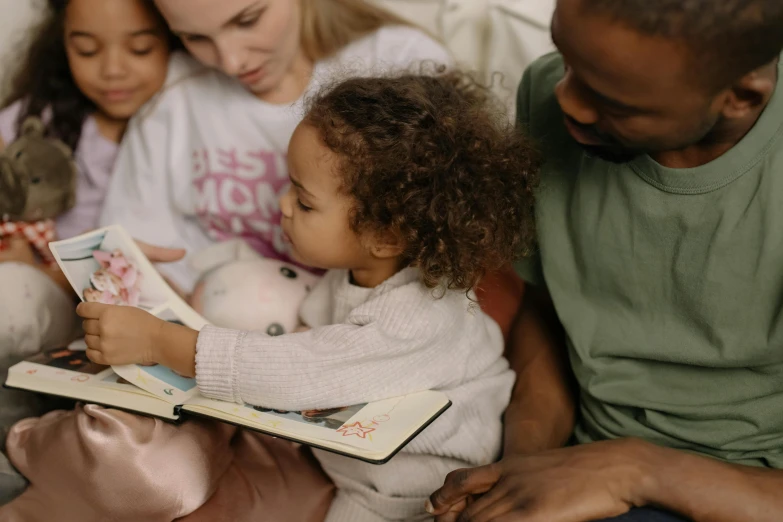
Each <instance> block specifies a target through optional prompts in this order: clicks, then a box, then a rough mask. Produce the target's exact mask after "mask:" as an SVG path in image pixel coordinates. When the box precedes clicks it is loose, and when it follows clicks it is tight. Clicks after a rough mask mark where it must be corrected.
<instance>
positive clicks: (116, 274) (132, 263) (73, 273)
mask: <svg viewBox="0 0 783 522" xmlns="http://www.w3.org/2000/svg"><path fill="white" fill-rule="evenodd" d="M49 246H50V249H51V251H52V254H53V255H54V257H55V259H56V260H57V263H58V264H59V265H60V268H61V269H62V271H63V273H64V274H65V277H66V278H67V279H68V282H69V283H70V284H71V286H72V287H73V289H74V291H75V292H76V294H77V295H78V296H79V299H81V300H82V301H92V302H101V303H106V304H115V305H121V306H136V307H138V308H141V309H143V310H146V311H147V312H149V313H151V314H153V315H155V316H156V317H159V318H161V319H163V320H166V321H170V322H173V323H177V324H182V325H185V326H188V327H190V328H193V329H194V330H200V329H201V328H202V327H203V326H204V325H206V324H207V321H206V320H205V319H204V318H203V317H201V316H200V315H199V314H198V313H196V311H195V310H193V309H192V308H191V307H190V306H188V304H187V303H185V301H184V300H182V298H181V297H179V295H177V293H176V292H174V290H172V289H171V287H169V285H168V284H166V281H165V280H164V279H163V277H162V276H161V275H160V274H159V273H158V271H157V270H155V267H154V266H153V265H152V263H150V261H149V260H148V259H147V258H146V257H145V256H144V254H143V253H142V252H141V250H140V249H139V248H138V246H137V245H136V242H135V241H133V239H132V238H131V237H130V236H129V235H128V234H127V233H126V232H125V230H124V229H122V228H121V227H119V226H112V227H107V228H102V229H99V230H95V231H93V232H89V233H87V234H84V235H81V236H78V237H75V238H72V239H66V240H63V241H57V242H53V243H50V245H49ZM114 371H115V372H116V373H117V374H118V375H120V376H121V377H123V378H124V379H125V380H127V381H128V382H131V383H133V384H134V385H135V386H138V387H140V388H142V389H143V390H146V391H148V392H150V393H152V394H154V395H156V396H157V397H160V398H161V399H163V400H165V401H167V402H169V403H171V404H181V403H183V402H185V401H186V400H187V399H189V398H190V397H193V396H194V395H196V394H197V393H198V392H197V389H196V382H195V380H194V379H189V378H186V377H182V376H180V375H177V374H176V373H174V372H173V371H171V370H170V369H168V368H165V367H163V366H140V365H126V366H116V367H115V368H114Z"/></svg>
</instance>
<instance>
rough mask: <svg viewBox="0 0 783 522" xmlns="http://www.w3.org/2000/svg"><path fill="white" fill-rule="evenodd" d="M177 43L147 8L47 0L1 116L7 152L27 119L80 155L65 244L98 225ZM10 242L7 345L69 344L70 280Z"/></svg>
mask: <svg viewBox="0 0 783 522" xmlns="http://www.w3.org/2000/svg"><path fill="white" fill-rule="evenodd" d="M173 43H174V38H173V37H172V36H171V33H169V31H168V29H167V26H166V24H165V23H164V22H163V19H162V18H161V17H160V15H159V14H158V12H157V10H156V9H155V7H154V5H153V3H152V2H151V1H149V0H48V13H47V16H46V17H45V19H44V21H43V22H42V24H41V26H40V28H39V30H38V31H37V32H35V33H34V36H33V37H32V40H31V43H30V45H29V48H28V49H27V50H26V53H24V54H23V55H22V56H21V60H20V63H19V68H18V70H17V72H16V75H15V76H14V78H13V81H12V90H11V94H10V96H9V97H8V99H7V100H6V102H5V103H4V104H3V107H4V108H3V110H2V111H0V149H2V148H4V146H5V144H6V143H10V142H11V141H13V140H14V139H15V138H16V136H17V134H18V132H19V129H20V126H21V124H22V122H23V121H24V120H25V118H27V117H28V116H40V117H41V118H43V120H44V121H45V122H46V125H47V133H48V134H49V135H51V136H54V137H56V138H58V139H60V140H62V141H63V142H65V143H66V144H67V145H68V146H69V147H71V148H72V149H73V150H74V151H75V159H76V162H77V165H78V171H79V174H78V181H77V194H76V206H75V207H74V208H73V209H72V210H70V211H69V212H67V213H66V214H64V215H62V216H60V217H59V218H58V219H57V220H56V230H57V236H58V237H59V238H60V239H63V238H68V237H71V236H75V235H78V234H80V233H82V232H85V231H87V230H90V229H92V228H95V227H97V226H98V217H99V215H100V212H101V208H102V206H103V200H104V197H105V194H106V189H107V188H108V185H109V178H110V174H111V171H112V168H113V166H114V160H115V158H116V156H117V150H118V143H119V141H120V139H121V138H122V135H123V133H124V131H125V127H126V125H127V122H128V120H129V119H130V117H131V116H132V115H133V114H134V113H135V112H136V111H137V110H138V109H139V108H140V107H141V106H142V105H144V104H145V103H146V102H147V101H149V100H150V98H151V97H152V96H153V95H154V94H155V93H156V92H158V90H159V89H160V88H161V87H162V86H163V84H164V82H165V80H166V74H167V70H168V59H169V54H170V50H171V48H172V45H173ZM5 241H6V243H7V244H5V245H4V246H5V247H6V249H5V250H3V251H2V252H1V253H0V284H2V287H3V289H4V290H3V299H2V300H0V318H2V319H0V346H3V347H6V346H8V347H11V348H12V349H13V350H14V351H15V352H17V353H18V354H21V355H24V354H28V353H30V352H33V351H37V350H39V349H40V348H41V347H50V346H52V345H54V344H61V343H63V342H65V341H67V340H68V338H69V336H72V335H73V327H74V326H75V321H74V318H75V316H74V314H73V303H72V301H71V298H70V293H71V292H70V288H68V283H67V281H65V278H64V277H62V275H61V274H60V273H59V270H52V269H49V268H47V267H44V266H42V265H39V264H37V263H36V261H35V257H34V256H33V255H32V254H31V252H30V249H29V245H28V243H27V241H26V240H24V239H23V238H10V239H6V240H5ZM58 286H59V287H60V288H62V289H63V290H65V292H63V291H62V290H61V289H60V288H58ZM27 296H33V298H29V297H27ZM25 297H27V298H26V299H25ZM25 303H29V304H30V306H26V305H25Z"/></svg>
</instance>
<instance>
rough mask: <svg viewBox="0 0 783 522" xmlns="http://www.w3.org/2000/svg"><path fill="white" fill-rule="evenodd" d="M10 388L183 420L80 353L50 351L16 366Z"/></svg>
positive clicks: (10, 374) (166, 405)
mask: <svg viewBox="0 0 783 522" xmlns="http://www.w3.org/2000/svg"><path fill="white" fill-rule="evenodd" d="M6 385H7V386H9V387H11V388H18V389H23V390H28V391H33V392H38V393H46V394H50V395H55V396H59V397H69V398H71V399H74V400H79V401H86V402H90V403H95V404H101V405H104V406H108V407H116V408H123V409H128V410H132V411H136V412H138V413H142V414H149V415H155V416H157V417H162V418H166V419H171V420H176V419H178V417H179V416H178V415H177V414H176V413H175V411H174V406H173V405H171V404H170V403H168V402H166V401H162V400H161V399H160V398H159V397H157V396H155V395H153V394H152V393H149V392H147V391H144V390H142V389H141V388H139V387H137V386H133V385H131V384H130V383H129V382H127V381H125V380H124V379H123V378H122V377H120V376H119V375H117V374H116V373H115V372H114V370H112V368H111V367H109V366H101V365H99V364H95V363H93V362H92V361H90V360H89V359H88V358H87V356H86V354H85V353H84V351H82V350H78V349H70V348H56V349H52V350H46V351H44V352H41V353H38V354H36V355H34V356H32V357H30V358H28V359H26V360H24V361H22V362H20V363H18V364H15V365H14V366H12V367H11V368H9V370H8V380H7V381H6Z"/></svg>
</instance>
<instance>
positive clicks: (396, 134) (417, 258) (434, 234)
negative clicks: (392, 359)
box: [304, 71, 539, 290]
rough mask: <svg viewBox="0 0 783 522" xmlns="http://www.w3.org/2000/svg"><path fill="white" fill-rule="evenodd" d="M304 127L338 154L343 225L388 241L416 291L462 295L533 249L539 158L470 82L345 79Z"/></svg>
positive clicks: (463, 77) (456, 75) (411, 77)
mask: <svg viewBox="0 0 783 522" xmlns="http://www.w3.org/2000/svg"><path fill="white" fill-rule="evenodd" d="M304 121H305V122H306V123H307V124H309V125H312V126H313V127H314V128H315V129H317V130H318V132H319V133H320V135H321V137H322V139H323V140H324V143H325V144H326V146H327V147H328V148H329V149H330V150H331V151H332V152H334V153H335V154H336V155H337V157H338V158H339V159H338V163H337V165H338V167H337V169H338V171H339V172H337V173H335V175H339V176H340V177H341V178H342V179H341V181H342V187H343V191H344V192H345V193H346V194H347V195H349V196H350V197H351V198H352V199H353V201H354V206H353V209H352V214H351V226H352V228H353V229H354V230H355V231H356V232H359V233H365V232H369V233H371V234H380V235H386V234H389V233H391V234H393V235H394V237H397V238H399V239H400V240H401V242H402V244H403V245H404V253H403V255H402V257H403V259H402V261H403V263H405V264H406V265H407V266H416V267H418V268H419V269H420V270H421V274H422V281H423V283H424V284H425V285H426V286H427V287H429V288H449V289H455V290H470V289H472V288H474V287H475V285H476V284H477V283H478V282H479V280H480V279H481V277H482V276H483V275H484V274H485V273H486V272H487V271H493V270H496V269H499V268H501V267H502V266H504V265H505V264H507V263H509V262H510V261H512V260H514V259H515V258H518V257H521V256H524V255H525V254H528V253H530V252H531V251H532V248H533V246H534V243H535V217H534V204H535V197H534V193H535V189H536V187H537V184H538V175H539V155H538V153H537V152H536V150H535V149H534V147H533V146H532V144H531V143H530V141H529V140H528V139H527V138H526V137H525V136H523V135H522V133H521V132H519V131H518V130H516V129H514V128H513V126H512V125H511V124H510V123H509V121H508V116H507V115H506V114H505V108H504V107H501V106H500V104H499V103H498V102H497V101H496V100H494V98H493V97H492V95H491V94H490V92H489V90H488V89H487V88H486V87H484V86H482V85H480V84H478V83H477V82H475V81H474V80H473V79H472V78H471V77H470V76H469V75H467V74H464V73H460V72H456V71H455V72H445V73H444V72H438V71H436V72H435V73H433V74H404V75H399V76H394V77H386V78H355V79H351V80H347V81H345V82H343V83H340V84H339V85H337V86H335V87H329V88H327V89H326V90H324V91H323V92H321V93H320V94H317V95H316V96H315V97H314V98H313V99H312V100H311V101H310V105H309V110H308V113H307V115H306V117H305V120H304Z"/></svg>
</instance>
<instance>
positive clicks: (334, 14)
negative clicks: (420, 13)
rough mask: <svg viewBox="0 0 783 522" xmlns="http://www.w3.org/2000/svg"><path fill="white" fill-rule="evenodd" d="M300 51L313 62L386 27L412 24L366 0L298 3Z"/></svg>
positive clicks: (302, 0) (306, 1) (322, 0)
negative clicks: (299, 12) (300, 23)
mask: <svg viewBox="0 0 783 522" xmlns="http://www.w3.org/2000/svg"><path fill="white" fill-rule="evenodd" d="M301 2H302V48H303V49H304V52H305V54H306V55H307V57H308V58H310V59H311V60H313V61H318V60H323V59H324V58H328V57H329V56H331V55H333V54H335V53H336V52H338V51H340V50H341V49H342V48H343V47H345V46H347V45H349V44H350V43H352V42H354V41H356V40H358V39H359V38H361V37H363V36H366V35H367V34H369V33H372V32H374V31H376V30H378V29H380V28H381V27H384V26H387V25H407V26H410V27H413V26H414V25H413V24H412V23H410V22H408V21H407V20H405V19H404V18H402V17H399V16H397V15H395V14H393V13H391V12H389V11H387V10H386V9H383V8H382V7H378V6H375V5H373V4H371V3H370V2H369V1H368V0H301Z"/></svg>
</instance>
